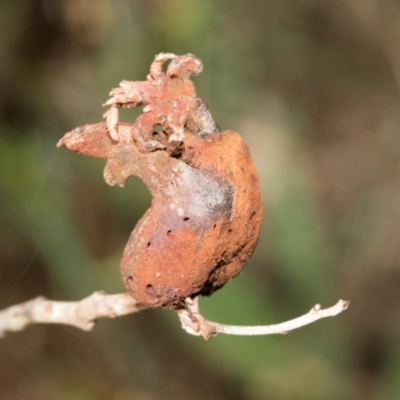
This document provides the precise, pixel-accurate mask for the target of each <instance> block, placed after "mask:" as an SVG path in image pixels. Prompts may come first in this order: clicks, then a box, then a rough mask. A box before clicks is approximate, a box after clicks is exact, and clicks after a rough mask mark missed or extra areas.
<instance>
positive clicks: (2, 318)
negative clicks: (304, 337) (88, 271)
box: [0, 292, 350, 339]
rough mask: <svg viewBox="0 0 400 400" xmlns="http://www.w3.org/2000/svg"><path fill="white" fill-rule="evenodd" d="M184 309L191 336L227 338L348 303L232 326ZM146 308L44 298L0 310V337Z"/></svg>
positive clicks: (322, 314)
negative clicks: (37, 326) (272, 320)
mask: <svg viewBox="0 0 400 400" xmlns="http://www.w3.org/2000/svg"><path fill="white" fill-rule="evenodd" d="M186 303H187V308H186V309H185V310H179V311H177V313H178V316H179V318H180V320H181V324H182V328H183V329H184V330H185V331H186V332H187V333H190V334H191V335H195V336H203V337H204V338H205V339H210V338H212V337H213V336H215V335H217V334H218V333H225V334H228V335H242V336H248V335H270V334H275V333H280V334H285V333H288V332H290V331H292V330H293V329H297V328H300V327H302V326H305V325H308V324H311V323H312V322H315V321H317V320H319V319H321V318H326V317H333V316H335V315H338V314H340V313H341V312H342V311H344V310H346V309H347V307H348V306H349V304H350V303H349V302H348V301H343V300H339V302H338V303H337V304H336V305H334V306H333V307H330V308H327V309H322V308H321V306H319V305H316V306H315V307H313V308H312V309H311V311H310V312H309V313H307V314H305V315H303V316H301V317H299V318H295V319H293V320H291V321H287V322H283V323H281V324H276V325H265V326H235V325H223V324H219V323H217V322H212V321H208V320H207V319H205V318H204V317H203V316H202V315H201V314H200V311H199V306H198V298H195V299H194V300H192V299H189V298H188V299H187V300H186ZM146 308H148V307H144V306H140V305H139V304H138V302H137V301H136V300H134V299H133V298H132V297H131V296H130V295H129V294H128V293H121V294H112V295H110V294H106V293H104V292H95V293H93V294H92V295H90V296H88V297H86V298H84V299H83V300H80V301H75V302H74V301H52V300H48V299H46V298H44V297H37V298H35V299H33V300H30V301H27V302H25V303H21V304H18V305H14V306H11V307H8V308H6V309H4V310H2V311H0V337H3V336H4V335H5V334H6V333H7V332H16V331H22V330H23V329H25V328H26V327H27V326H29V325H32V324H39V323H41V324H64V325H71V326H75V327H76V328H79V329H82V330H84V331H90V330H92V329H93V327H94V325H95V323H96V320H97V319H99V318H116V317H119V316H122V315H127V314H133V313H135V312H138V311H141V310H144V309H146Z"/></svg>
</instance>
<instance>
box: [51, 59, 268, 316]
mask: <svg viewBox="0 0 400 400" xmlns="http://www.w3.org/2000/svg"><path fill="white" fill-rule="evenodd" d="M166 59H172V61H171V63H170V65H169V67H168V69H167V72H166V73H163V72H162V64H163V62H164V61H165V60H166ZM201 68H202V64H201V62H200V60H199V59H197V58H196V57H194V56H193V55H190V54H189V55H186V56H180V57H177V56H174V55H171V54H167V55H165V54H161V55H159V56H157V57H156V59H155V61H154V62H153V64H152V66H151V68H150V74H149V75H148V77H147V80H146V81H144V82H123V83H122V84H121V86H120V88H118V89H114V90H113V91H112V92H111V96H112V97H111V99H110V100H109V101H108V102H107V103H106V104H108V105H110V106H111V108H110V110H112V111H111V112H107V113H106V117H107V121H106V123H99V124H94V125H85V126H83V127H81V128H77V129H75V130H74V131H72V132H70V133H67V134H66V135H65V136H64V137H63V138H62V139H61V140H60V142H59V144H58V145H62V144H65V145H66V146H67V147H68V148H69V149H70V150H73V151H77V152H79V153H81V154H85V155H89V156H94V157H101V158H107V164H106V167H105V170H104V178H105V180H106V182H107V183H108V184H110V185H121V186H123V184H124V182H125V180H126V179H127V178H128V177H130V176H132V175H136V176H138V177H140V178H141V179H142V180H143V181H144V183H145V184H146V185H147V187H148V188H149V190H150V191H151V194H152V196H153V199H152V203H151V207H150V208H149V209H148V210H147V212H146V213H145V215H144V216H143V217H142V218H141V220H140V221H139V223H138V224H137V225H136V227H135V229H134V230H133V232H132V234H131V236H130V238H129V240H128V243H127V245H126V247H125V250H124V254H123V256H122V261H121V273H122V277H123V280H124V282H125V285H126V287H127V289H128V290H129V292H130V294H131V295H132V297H134V298H135V299H136V300H137V301H139V302H140V303H142V304H144V305H147V306H154V307H157V306H159V307H169V308H180V307H183V306H184V301H185V299H186V298H187V297H195V296H197V295H200V294H202V295H209V294H211V293H213V292H214V291H215V290H217V289H219V288H220V287H222V286H223V285H224V284H225V283H226V282H227V281H229V280H230V279H232V278H234V277H235V276H237V275H238V274H239V273H240V271H241V270H242V268H243V266H244V264H245V263H246V261H247V260H248V259H249V258H250V256H251V254H252V253H253V250H254V248H255V246H256V244H257V240H258V237H259V233H260V228H261V221H262V204H261V197H260V192H259V181H258V176H257V171H256V169H255V167H254V164H253V161H252V159H251V155H250V152H249V149H248V147H247V146H246V144H245V143H244V142H243V140H242V139H241V137H240V136H239V135H238V134H237V133H235V132H233V131H225V132H220V130H219V128H218V126H217V125H216V124H215V123H214V121H213V119H212V117H211V114H210V112H209V110H208V108H207V106H206V105H205V103H204V102H203V101H202V100H201V99H199V98H197V97H196V94H195V90H194V86H193V84H192V82H191V81H190V80H189V76H190V75H191V74H197V73H199V72H200V71H201ZM127 88H128V89H127ZM137 105H145V108H146V107H147V110H145V113H144V114H142V115H141V116H139V117H138V119H137V120H136V121H135V123H134V124H129V123H120V122H118V114H117V107H122V106H123V107H130V106H137ZM110 115H112V118H110ZM156 127H160V129H159V130H158V131H157V132H155V128H156ZM112 131H113V133H111V132H112Z"/></svg>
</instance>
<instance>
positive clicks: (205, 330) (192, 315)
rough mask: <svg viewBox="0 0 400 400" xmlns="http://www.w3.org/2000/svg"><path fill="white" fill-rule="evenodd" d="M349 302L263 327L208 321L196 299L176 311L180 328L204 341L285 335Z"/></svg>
mask: <svg viewBox="0 0 400 400" xmlns="http://www.w3.org/2000/svg"><path fill="white" fill-rule="evenodd" d="M349 305H350V302H349V301H344V300H339V301H338V302H337V304H335V305H334V306H333V307H330V308H326V309H322V308H321V306H320V305H319V304H317V305H316V306H314V307H313V308H312V309H311V310H310V311H309V312H308V313H307V314H305V315H303V316H301V317H298V318H295V319H292V320H290V321H286V322H282V323H280V324H276V325H263V326H235V325H223V324H219V323H217V322H212V321H208V320H207V319H205V318H204V317H203V316H202V315H201V314H200V311H199V305H198V299H197V298H196V299H194V300H192V299H187V306H188V307H187V309H185V310H180V311H178V316H179V318H180V320H181V324H182V328H183V329H184V330H185V331H186V332H188V333H190V334H192V335H195V336H200V335H201V336H203V337H204V339H206V340H207V339H210V338H212V337H213V336H216V335H217V334H218V333H225V334H227V335H240V336H255V335H272V334H277V333H278V334H286V333H289V332H290V331H292V330H294V329H297V328H301V327H302V326H305V325H308V324H311V323H313V322H315V321H318V320H319V319H321V318H326V317H334V316H336V315H338V314H340V313H341V312H343V311H344V310H346V309H347V308H348V306H349Z"/></svg>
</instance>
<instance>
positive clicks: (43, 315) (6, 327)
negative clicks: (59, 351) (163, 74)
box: [0, 292, 144, 337]
mask: <svg viewBox="0 0 400 400" xmlns="http://www.w3.org/2000/svg"><path fill="white" fill-rule="evenodd" d="M143 309H144V307H140V306H139V305H138V304H137V302H136V301H135V300H134V299H132V297H131V296H130V295H129V294H128V293H122V294H113V295H108V294H106V293H104V292H95V293H93V294H92V295H90V296H89V297H86V298H85V299H83V300H81V301H76V302H73V301H70V302H69V301H68V302H67V301H52V300H47V299H46V298H44V297H37V298H35V299H33V300H30V301H27V302H26V303H22V304H18V305H15V306H11V307H9V308H6V309H4V310H2V311H0V337H2V336H4V335H5V333H6V332H16V331H21V330H23V329H25V328H26V327H27V326H28V325H31V324H37V323H45V324H65V325H72V326H75V327H76V328H80V329H82V330H84V331H90V330H91V329H93V327H94V325H95V323H96V320H97V319H98V318H115V317H119V316H122V315H126V314H132V313H135V312H138V311H141V310H143Z"/></svg>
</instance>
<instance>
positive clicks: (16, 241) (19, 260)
mask: <svg viewBox="0 0 400 400" xmlns="http://www.w3.org/2000/svg"><path fill="white" fill-rule="evenodd" d="M399 43H400V3H399V2H398V1H397V0H385V1H382V0H297V1H293V0H247V1H239V0H216V1H211V0H197V1H196V0H185V1H183V0H181V1H179V0H137V1H133V0H119V1H111V0H91V1H90V0H64V1H61V0H59V1H55V0H41V1H40V0H30V1H28V0H20V1H6V0H3V1H0V308H4V307H7V306H9V305H11V304H16V303H19V302H22V301H26V300H29V299H31V298H33V297H35V296H38V295H44V296H47V297H49V298H52V299H56V300H78V299H81V298H83V297H85V296H87V295H89V294H90V293H92V292H93V291H95V290H100V289H102V290H106V291H107V292H109V293H118V292H121V291H123V290H124V288H123V285H122V282H121V279H120V277H119V270H118V269H119V259H120V255H121V253H122V251H123V248H124V244H125V242H126V241H127V238H128V236H129V233H130V231H131V230H132V229H133V227H134V225H135V223H136V222H137V221H138V219H139V218H140V216H141V215H142V214H143V212H144V211H145V210H146V208H147V207H148V206H149V204H150V195H149V192H148V191H147V189H146V187H145V186H144V185H143V184H142V183H141V182H140V181H139V180H138V179H135V178H131V179H130V180H129V181H128V183H127V185H126V187H125V188H124V189H120V188H118V187H114V188H111V187H108V186H107V185H106V184H105V182H104V181H103V178H102V170H103V167H104V164H105V163H104V160H99V159H93V158H87V157H83V156H79V155H77V154H73V153H71V152H68V151H67V150H66V149H65V148H62V149H56V147H55V144H56V142H57V141H58V139H59V138H60V137H61V136H62V135H63V134H64V133H65V132H67V131H69V130H71V129H73V128H74V127H76V126H79V125H83V124H85V123H94V122H98V121H100V120H101V114H102V112H103V111H104V109H103V108H102V107H101V104H102V103H103V102H104V101H105V100H106V99H107V98H108V92H109V90H110V89H111V88H112V87H115V86H117V84H118V83H119V81H121V80H122V79H130V80H141V79H144V78H145V76H146V73H147V71H148V67H149V65H150V63H151V61H152V59H153V57H154V55H155V54H157V53H159V52H174V53H176V54H184V53H188V52H190V53H193V54H195V55H197V56H199V57H200V58H201V59H202V60H203V62H204V71H203V73H202V75H201V76H199V77H198V78H195V84H196V86H197V90H198V93H199V95H200V96H201V97H203V98H204V100H205V101H206V102H207V103H208V104H209V106H210V109H211V111H212V113H213V115H214V118H215V119H216V121H217V122H218V123H219V125H220V126H221V127H222V128H223V129H228V128H230V129H233V130H236V131H237V132H240V133H241V135H242V136H243V138H244V139H245V141H246V142H247V143H248V145H249V146H250V149H251V152H252V154H253V157H254V161H255V163H256V165H257V168H258V171H259V174H260V181H261V189H262V196H263V201H264V205H265V219H264V224H263V229H262V234H261V237H260V241H259V245H258V247H257V250H256V252H255V254H254V256H253V257H252V259H251V261H250V262H249V263H248V266H247V268H246V269H245V270H244V272H243V273H242V274H241V275H240V276H239V277H238V278H237V279H235V280H234V281H232V282H230V283H229V284H227V285H226V286H225V287H224V288H223V289H222V290H220V291H219V292H217V293H215V294H214V295H213V296H212V297H210V298H205V299H202V300H201V307H202V311H203V313H204V314H205V316H206V317H208V318H210V319H213V320H217V321H219V322H224V323H231V324H268V323H274V322H281V321H283V320H286V319H289V318H293V317H295V316H298V315H300V314H303V313H305V312H307V311H308V310H309V309H310V308H311V307H312V306H313V305H314V304H316V303H319V302H320V303H322V305H323V306H330V305H332V304H334V303H335V302H336V301H337V300H338V299H339V298H343V299H346V300H350V301H351V307H350V308H349V310H348V311H346V312H345V313H344V314H342V315H340V316H339V317H337V318H333V319H327V320H322V321H319V322H317V323H315V324H313V325H310V326H308V327H305V328H303V329H301V330H298V331H294V332H292V333H291V334H289V335H286V336H266V337H254V338H249V337H229V336H224V335H220V336H218V337H217V338H214V339H212V340H211V341H208V342H206V341H204V340H203V339H201V338H196V337H192V336H189V335H187V334H186V333H185V332H183V331H182V330H181V328H180V324H179V321H178V319H177V317H176V315H175V314H174V313H173V312H171V311H165V310H147V311H144V312H142V313H139V314H134V315H131V316H127V317H123V318H119V319H117V320H102V321H99V323H98V325H97V326H96V328H95V330H94V331H93V332H90V333H84V332H81V331H78V330H77V329H74V328H72V327H66V326H44V325H43V326H31V327H29V328H28V329H26V330H25V331H23V332H20V333H15V334H12V335H8V336H7V337H5V338H3V339H1V340H0V398H1V399H6V400H8V399H10V400H11V399H12V400H42V399H61V400H70V399H71V400H72V399H73V400H103V399H104V400H106V399H107V400H109V399H111V400H153V399H167V400H168V399H211V400H214V399H233V400H244V399H249V400H264V399H274V400H289V399H293V400H302V399H304V400H329V399H349V400H358V399H360V400H361V399H363V400H375V399H379V400H385V399H398V398H400V379H399V375H400V342H399V335H400V314H399V313H400V307H399V306H400V303H399V300H400V202H399V198H400V140H399V135H400V132H399V127H400V92H399V90H400V46H399ZM136 116H137V114H135V111H132V110H129V111H123V112H122V119H125V120H130V121H132V120H134V119H135V117H136Z"/></svg>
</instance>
